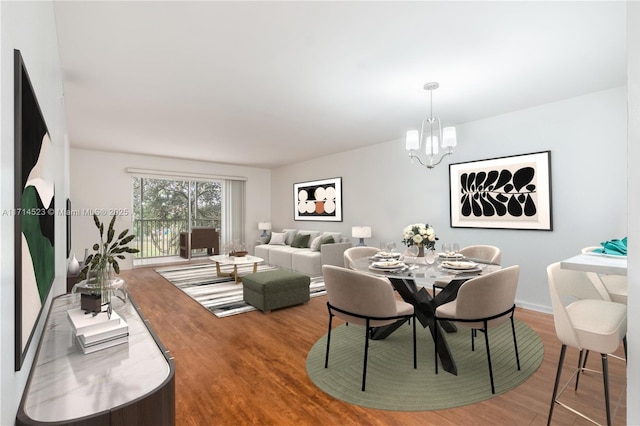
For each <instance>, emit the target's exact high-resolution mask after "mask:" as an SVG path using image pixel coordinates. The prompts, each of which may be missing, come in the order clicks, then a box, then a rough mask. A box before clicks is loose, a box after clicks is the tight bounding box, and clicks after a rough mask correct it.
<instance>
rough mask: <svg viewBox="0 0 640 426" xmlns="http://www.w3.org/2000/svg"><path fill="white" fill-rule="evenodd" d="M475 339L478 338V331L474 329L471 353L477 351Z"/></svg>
mask: <svg viewBox="0 0 640 426" xmlns="http://www.w3.org/2000/svg"><path fill="white" fill-rule="evenodd" d="M475 337H476V329H475V328H472V329H471V352H473V351H475V350H476V340H475Z"/></svg>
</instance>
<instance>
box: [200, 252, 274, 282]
mask: <svg viewBox="0 0 640 426" xmlns="http://www.w3.org/2000/svg"><path fill="white" fill-rule="evenodd" d="M209 259H211V260H212V261H214V262H216V274H217V275H218V276H219V277H232V278H234V279H235V281H236V284H239V283H240V282H242V277H240V275H238V265H247V264H251V263H253V273H254V274H255V273H256V272H258V263H260V262H263V261H264V259H263V258H261V257H257V256H249V255H246V256H242V257H236V256H228V255H226V254H219V255H216V256H211V257H209ZM220 265H233V272H222V271H220Z"/></svg>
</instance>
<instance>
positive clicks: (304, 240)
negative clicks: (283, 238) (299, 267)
mask: <svg viewBox="0 0 640 426" xmlns="http://www.w3.org/2000/svg"><path fill="white" fill-rule="evenodd" d="M309 238H311V235H309V234H297V235H296V236H295V237H293V241H292V242H291V247H295V248H307V247H309Z"/></svg>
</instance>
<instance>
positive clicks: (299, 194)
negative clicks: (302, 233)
mask: <svg viewBox="0 0 640 426" xmlns="http://www.w3.org/2000/svg"><path fill="white" fill-rule="evenodd" d="M293 204H294V220H316V221H327V222H342V178H331V179H323V180H315V181H311V182H301V183H294V184H293Z"/></svg>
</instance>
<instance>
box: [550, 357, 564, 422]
mask: <svg viewBox="0 0 640 426" xmlns="http://www.w3.org/2000/svg"><path fill="white" fill-rule="evenodd" d="M566 352H567V345H562V349H560V360H558V371H557V372H556V383H555V384H554V385H553V395H551V406H550V407H549V417H548V418H547V426H549V425H550V424H551V416H552V415H553V407H554V406H555V405H556V396H557V395H558V385H559V384H560V375H561V374H562V364H563V363H564V355H565V353H566Z"/></svg>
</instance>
